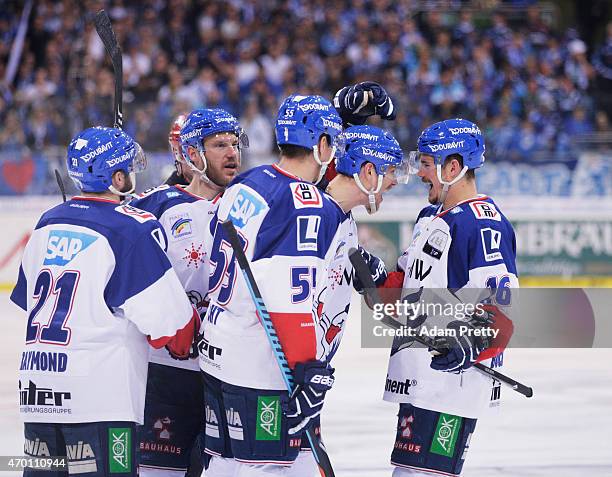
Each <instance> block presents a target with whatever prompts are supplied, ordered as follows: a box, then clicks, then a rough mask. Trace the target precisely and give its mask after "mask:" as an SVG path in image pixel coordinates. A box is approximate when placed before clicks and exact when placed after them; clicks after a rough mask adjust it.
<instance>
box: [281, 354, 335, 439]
mask: <svg viewBox="0 0 612 477" xmlns="http://www.w3.org/2000/svg"><path fill="white" fill-rule="evenodd" d="M293 376H294V381H295V389H294V391H293V393H292V394H291V396H289V397H288V398H284V399H283V400H282V408H283V412H284V414H285V416H287V418H288V420H289V431H288V432H289V434H296V433H298V432H300V431H302V430H303V429H304V428H306V427H307V426H309V425H311V424H313V423H315V422H316V419H315V418H316V417H317V416H318V415H319V414H320V413H321V409H323V399H325V393H326V392H327V391H329V390H330V389H331V387H332V386H333V384H334V368H332V367H330V366H329V365H328V364H327V363H324V362H321V361H308V362H306V363H297V364H296V365H295V369H294V371H293Z"/></svg>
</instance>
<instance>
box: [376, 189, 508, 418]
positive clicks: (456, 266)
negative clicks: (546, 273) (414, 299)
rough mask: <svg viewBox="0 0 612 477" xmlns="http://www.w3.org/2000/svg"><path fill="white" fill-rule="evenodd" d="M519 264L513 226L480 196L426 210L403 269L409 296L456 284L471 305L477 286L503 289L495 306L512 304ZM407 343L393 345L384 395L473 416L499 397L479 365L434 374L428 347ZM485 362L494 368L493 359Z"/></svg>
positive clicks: (401, 260)
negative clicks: (417, 346) (477, 366)
mask: <svg viewBox="0 0 612 477" xmlns="http://www.w3.org/2000/svg"><path fill="white" fill-rule="evenodd" d="M515 261H516V239H515V236H514V230H513V229H512V225H511V224H510V222H509V221H508V219H506V217H505V216H504V215H503V214H502V213H501V212H500V211H499V209H498V207H497V206H496V205H495V203H494V202H493V200H491V199H490V198H489V197H486V196H478V197H476V198H473V199H469V200H466V201H464V202H460V203H459V204H457V205H456V206H455V207H453V208H451V209H449V210H446V211H444V212H441V213H438V207H437V206H429V207H426V208H424V209H423V210H422V211H421V212H420V213H419V216H418V218H417V222H416V224H415V226H414V231H413V238H412V242H411V244H410V246H409V247H408V249H407V250H406V251H405V252H404V253H403V255H402V256H401V257H400V258H399V259H398V269H400V270H403V271H404V283H403V289H404V290H403V292H402V296H406V295H407V294H408V293H411V292H414V291H415V290H418V289H420V288H421V287H423V288H424V291H425V292H426V291H427V290H428V289H452V290H454V291H455V293H456V295H457V296H458V297H459V298H460V299H462V300H463V301H465V302H468V301H471V298H473V295H474V293H475V289H481V290H484V289H487V288H488V289H491V290H492V291H493V290H496V295H495V296H496V301H495V303H497V304H498V305H500V306H502V307H503V306H506V305H509V304H510V298H511V294H510V289H512V288H517V287H518V278H517V272H516V263H515ZM470 290H471V292H470ZM396 340H397V339H396ZM400 342H401V340H397V341H396V342H394V346H393V348H392V350H391V358H390V360H389V369H388V373H387V383H386V386H385V393H384V399H385V400H387V401H392V402H407V403H412V404H413V405H415V406H417V407H422V408H426V409H432V410H435V411H439V412H445V413H449V414H455V415H459V416H464V417H470V418H477V417H478V416H479V415H480V414H481V413H482V412H483V410H484V409H486V408H487V405H486V404H487V403H488V402H489V400H490V399H491V397H492V396H493V395H494V394H496V393H492V389H491V388H492V380H491V379H490V378H489V377H487V376H484V375H483V374H481V373H479V372H478V371H476V370H474V369H468V370H467V371H466V372H464V373H462V374H453V373H444V372H441V371H435V370H433V369H431V368H430V366H429V365H430V362H431V355H430V353H429V352H428V351H427V350H426V349H423V348H417V349H415V348H411V347H405V348H402V347H401V346H400V345H399V343H400ZM500 361H501V360H497V362H500ZM483 364H486V365H489V366H490V365H491V360H487V361H484V362H483ZM403 383H411V385H410V386H407V385H403ZM400 384H402V385H400Z"/></svg>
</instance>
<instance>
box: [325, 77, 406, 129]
mask: <svg viewBox="0 0 612 477" xmlns="http://www.w3.org/2000/svg"><path fill="white" fill-rule="evenodd" d="M334 106H335V107H336V110H338V114H340V117H341V118H342V121H343V123H344V125H345V126H356V125H360V124H364V123H365V122H366V119H367V118H368V117H369V116H374V115H379V116H380V117H381V118H383V119H388V120H393V119H395V115H396V113H395V107H394V106H393V101H392V100H391V97H390V96H389V95H388V94H387V92H386V91H385V89H384V88H383V87H382V86H381V85H379V84H378V83H375V82H374V81H363V82H362V83H357V84H355V85H353V86H345V87H344V88H342V89H340V90H339V91H338V92H337V93H336V95H335V96H334Z"/></svg>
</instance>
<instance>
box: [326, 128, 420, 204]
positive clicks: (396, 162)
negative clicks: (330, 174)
mask: <svg viewBox="0 0 612 477" xmlns="http://www.w3.org/2000/svg"><path fill="white" fill-rule="evenodd" d="M366 162H370V163H372V165H373V166H374V168H375V170H376V173H377V174H378V182H377V184H376V188H374V189H371V190H368V189H366V187H365V186H364V185H363V183H362V182H361V179H360V178H359V171H360V170H361V167H362V166H363V164H365V163H366ZM390 167H394V169H393V175H394V176H395V179H396V180H397V182H399V183H401V184H406V183H407V182H408V178H409V177H410V174H409V169H408V167H409V166H408V161H405V160H404V153H403V152H402V148H401V147H400V145H399V143H398V142H397V140H396V139H395V138H394V137H393V136H392V135H391V133H389V132H387V131H384V130H382V129H380V128H377V127H375V126H351V127H349V128H347V129H346V130H345V131H344V132H343V133H342V134H341V135H340V137H339V148H338V153H337V154H336V171H337V172H338V173H339V174H344V175H346V176H350V177H353V178H354V179H355V182H356V183H357V187H359V189H361V190H362V191H363V192H364V193H366V194H367V195H368V200H369V203H370V207H369V209H368V210H369V211H370V212H371V213H373V212H375V211H376V203H375V197H374V196H375V194H377V193H379V192H380V190H381V188H382V182H383V177H384V176H385V174H387V172H388V171H389V168H390Z"/></svg>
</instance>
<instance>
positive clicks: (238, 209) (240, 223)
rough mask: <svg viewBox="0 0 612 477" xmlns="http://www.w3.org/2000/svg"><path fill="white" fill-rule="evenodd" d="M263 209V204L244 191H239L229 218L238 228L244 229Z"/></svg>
mask: <svg viewBox="0 0 612 477" xmlns="http://www.w3.org/2000/svg"><path fill="white" fill-rule="evenodd" d="M263 208H264V203H263V202H262V201H261V200H260V199H258V198H257V197H255V196H254V195H253V194H251V193H250V192H249V191H248V190H246V189H241V190H240V192H238V195H237V196H236V198H235V199H234V203H233V204H232V208H231V210H230V213H229V217H230V219H231V220H232V222H233V223H234V225H235V226H236V227H238V228H242V227H244V226H245V225H246V224H247V222H248V221H249V220H250V219H251V218H252V217H255V216H256V215H257V214H259V212H261V210H262V209H263Z"/></svg>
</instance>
